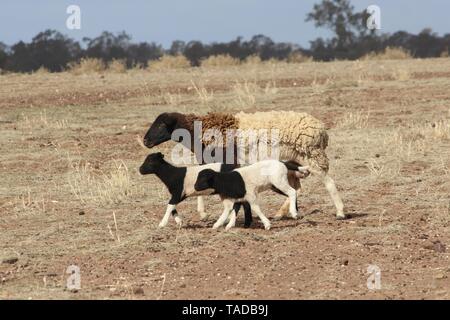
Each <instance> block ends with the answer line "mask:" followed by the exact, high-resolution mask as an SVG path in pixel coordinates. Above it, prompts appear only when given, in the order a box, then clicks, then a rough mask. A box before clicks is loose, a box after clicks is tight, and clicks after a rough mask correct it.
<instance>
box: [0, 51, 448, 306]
mask: <svg viewBox="0 0 450 320" xmlns="http://www.w3.org/2000/svg"><path fill="white" fill-rule="evenodd" d="M0 109H1V114H0V141H1V145H0V148H1V150H0V161H1V162H0V181H1V183H0V298H2V299H4V298H7V299H9V298H21V299H28V298H33V299H42V298H51V299H56V298H62V299H79V298H89V299H90V298H95V299H104V298H106V299H110V298H113V299H114V298H127V299H160V298H162V299H180V298H187V299H240V298H253V299H263V298H274V299H325V298H331V299H342V298H348V299H360V298H369V299H372V298H381V299H403V298H418V299H435V298H443V299H449V298H450V259H449V251H450V233H449V232H450V208H449V206H450V198H449V192H450V179H449V178H450V127H449V125H450V59H430V60H402V61H363V62H358V61H357V62H333V63H312V62H308V63H303V64H285V63H265V64H262V63H260V64H253V65H252V64H250V65H243V66H230V67H226V68H221V67H216V68H207V69H202V68H197V69H187V70H181V71H176V70H172V71H170V70H169V71H165V72H149V71H138V70H132V71H129V72H127V73H112V72H106V73H101V74H98V73H93V74H86V75H74V74H70V73H60V74H46V73H38V74H34V75H2V76H0ZM272 109H275V110H296V111H306V112H309V113H311V114H313V115H314V116H316V117H317V118H319V119H321V120H322V121H323V122H324V123H326V125H327V126H328V127H329V134H330V139H331V141H330V146H329V148H328V154H329V157H330V159H331V171H330V173H331V175H332V176H333V177H334V178H335V180H336V181H337V185H338V188H339V190H340V192H341V194H342V197H343V199H344V203H345V206H346V212H347V213H349V214H350V215H351V218H350V219H348V220H345V221H336V220H335V219H334V216H333V215H334V213H335V210H334V207H333V206H332V204H331V201H330V199H329V197H328V195H327V193H326V191H325V190H324V188H323V187H322V185H321V183H320V182H318V181H316V180H315V179H314V178H313V177H311V178H308V179H307V180H305V181H304V192H303V195H302V197H301V198H300V199H299V203H300V209H301V210H302V211H303V213H305V214H306V217H305V218H304V219H302V220H298V221H294V220H290V219H286V220H283V221H273V229H272V230H270V231H265V230H264V229H263V228H262V226H261V224H260V223H259V221H257V222H256V223H255V225H254V226H253V227H252V228H251V229H243V228H242V220H239V221H238V223H239V225H238V227H237V228H235V229H234V230H233V231H231V232H224V231H213V230H212V229H211V228H210V227H211V226H212V224H213V222H214V218H215V217H216V216H217V215H218V214H219V212H220V211H221V205H220V203H219V202H218V200H217V199H216V198H214V197H210V198H207V199H206V203H207V208H208V211H209V213H210V214H211V218H210V219H209V221H207V222H201V221H200V220H199V217H198V215H197V214H196V211H195V208H196V206H195V204H196V202H195V199H190V200H188V201H186V202H185V203H183V204H182V205H180V210H179V211H180V212H182V213H184V215H185V225H184V227H183V228H181V229H178V228H176V227H175V225H174V223H173V221H171V224H170V225H169V226H168V227H167V228H166V229H164V230H160V229H158V228H157V224H158V221H159V219H160V218H161V217H162V215H163V212H164V209H165V204H166V201H167V199H168V197H167V192H166V191H165V189H164V187H163V186H162V184H161V183H160V182H159V181H157V179H156V178H155V177H150V176H146V177H142V176H140V175H139V174H138V172H137V167H138V166H139V165H140V163H141V162H142V160H143V159H144V157H145V155H146V154H147V153H148V152H149V151H148V150H144V149H143V148H142V147H141V146H140V145H139V144H138V142H137V139H138V138H137V137H138V136H142V135H143V134H144V133H145V131H146V129H147V127H148V126H149V124H150V123H151V121H152V120H153V119H154V118H155V116H156V115H158V114H159V113H161V112H163V111H168V110H172V111H173V110H178V111H181V112H196V113H204V112H207V111H211V110H214V111H226V112H236V111H239V110H245V111H255V110H272ZM172 146H173V144H172V143H167V144H165V145H163V146H160V148H156V150H158V151H161V150H162V151H163V152H169V151H170V148H171V147H172ZM282 201H283V199H281V198H280V197H279V196H278V195H274V194H271V193H270V192H268V193H267V194H266V195H265V197H264V203H263V208H265V211H266V212H267V214H268V215H269V216H271V215H273V214H274V212H275V211H276V210H277V208H278V207H279V205H281V203H282ZM240 219H242V217H240ZM255 220H257V219H255ZM72 264H75V265H77V266H79V267H80V270H81V289H80V290H79V291H78V292H71V291H69V290H67V289H65V288H66V279H67V277H68V274H66V269H67V268H68V266H70V265H72ZM369 265H377V266H378V267H379V268H380V269H381V289H380V290H369V289H368V288H367V278H368V276H369V274H368V273H367V268H368V266H369Z"/></svg>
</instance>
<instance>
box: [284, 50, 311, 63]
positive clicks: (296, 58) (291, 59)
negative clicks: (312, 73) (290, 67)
mask: <svg viewBox="0 0 450 320" xmlns="http://www.w3.org/2000/svg"><path fill="white" fill-rule="evenodd" d="M312 61H313V57H308V56H306V55H304V54H302V53H301V52H298V51H296V52H292V53H290V54H289V56H288V58H287V62H288V63H304V62H312Z"/></svg>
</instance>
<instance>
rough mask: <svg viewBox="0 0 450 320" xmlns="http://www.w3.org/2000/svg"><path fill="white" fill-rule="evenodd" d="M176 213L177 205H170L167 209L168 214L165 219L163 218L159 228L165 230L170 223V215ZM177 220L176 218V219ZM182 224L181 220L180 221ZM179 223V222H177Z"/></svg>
mask: <svg viewBox="0 0 450 320" xmlns="http://www.w3.org/2000/svg"><path fill="white" fill-rule="evenodd" d="M173 211H175V212H176V205H175V204H170V203H169V204H168V205H167V209H166V213H165V214H164V217H163V218H162V220H161V222H160V223H159V227H160V228H164V227H165V226H166V225H167V223H168V222H169V217H170V214H171V213H172V212H173ZM177 218H178V219H179V217H178V216H177ZM175 219H176V218H175ZM180 222H181V219H180ZM177 223H178V222H177Z"/></svg>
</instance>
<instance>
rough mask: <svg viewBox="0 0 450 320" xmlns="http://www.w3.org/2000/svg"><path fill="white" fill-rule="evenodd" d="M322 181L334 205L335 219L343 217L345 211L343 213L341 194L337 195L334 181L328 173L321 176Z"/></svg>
mask: <svg viewBox="0 0 450 320" xmlns="http://www.w3.org/2000/svg"><path fill="white" fill-rule="evenodd" d="M322 181H323V183H324V184H325V188H327V190H328V193H329V194H330V196H331V199H333V203H334V206H335V207H336V218H337V219H345V218H346V216H345V213H344V204H343V203H342V199H341V196H340V195H339V193H338V191H337V189H336V184H335V183H334V180H333V179H332V178H331V177H330V176H329V175H328V174H325V175H324V176H323V177H322Z"/></svg>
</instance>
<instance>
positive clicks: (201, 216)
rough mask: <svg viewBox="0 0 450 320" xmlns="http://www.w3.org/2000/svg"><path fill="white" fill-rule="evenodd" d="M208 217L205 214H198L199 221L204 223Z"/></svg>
mask: <svg viewBox="0 0 450 320" xmlns="http://www.w3.org/2000/svg"><path fill="white" fill-rule="evenodd" d="M208 217H209V215H208V214H207V213H206V212H200V220H201V221H206V220H208Z"/></svg>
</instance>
